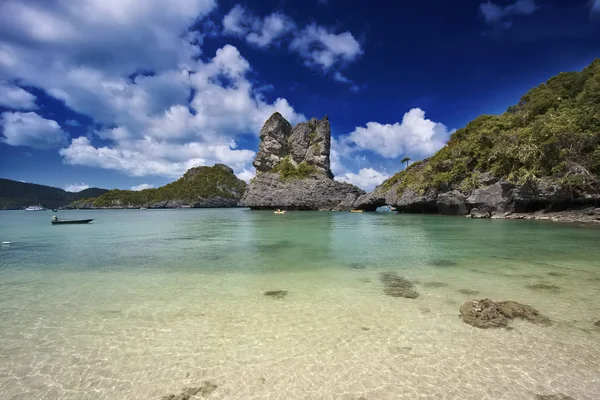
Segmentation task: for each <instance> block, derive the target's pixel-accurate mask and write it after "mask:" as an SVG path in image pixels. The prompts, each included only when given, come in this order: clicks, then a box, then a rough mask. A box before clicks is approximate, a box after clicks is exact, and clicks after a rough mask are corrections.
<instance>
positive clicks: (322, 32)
mask: <svg viewBox="0 0 600 400" xmlns="http://www.w3.org/2000/svg"><path fill="white" fill-rule="evenodd" d="M290 49H292V50H293V51H295V52H297V53H298V54H300V56H302V57H303V59H304V62H305V64H307V65H311V66H318V67H320V68H322V69H323V70H324V71H328V70H329V69H331V68H332V67H333V66H334V65H340V64H344V63H348V62H351V61H354V60H356V59H357V58H358V57H359V56H360V55H361V54H362V53H363V49H362V47H361V45H360V43H359V42H358V41H357V40H356V39H355V38H354V36H353V35H352V33H350V32H348V31H346V32H342V33H338V34H336V33H333V32H331V31H330V30H328V29H327V28H325V27H322V26H318V25H316V24H310V25H308V26H307V27H306V28H304V29H303V30H302V31H301V32H299V33H298V35H297V36H296V37H295V38H294V40H293V41H292V42H291V43H290Z"/></svg>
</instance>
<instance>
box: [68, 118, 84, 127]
mask: <svg viewBox="0 0 600 400" xmlns="http://www.w3.org/2000/svg"><path fill="white" fill-rule="evenodd" d="M65 125H69V126H81V124H80V123H79V121H77V120H75V119H68V120H66V121H65Z"/></svg>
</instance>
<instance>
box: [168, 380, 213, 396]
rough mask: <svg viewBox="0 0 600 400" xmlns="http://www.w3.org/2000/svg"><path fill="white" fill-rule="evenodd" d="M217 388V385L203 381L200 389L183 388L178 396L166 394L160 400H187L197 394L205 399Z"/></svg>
mask: <svg viewBox="0 0 600 400" xmlns="http://www.w3.org/2000/svg"><path fill="white" fill-rule="evenodd" d="M217 387H218V386H217V385H215V384H214V383H212V382H210V381H204V382H203V383H202V386H200V387H188V388H184V389H183V390H182V391H181V393H180V394H168V395H166V396H163V397H162V399H161V400H189V399H190V398H191V397H192V396H196V395H197V394H198V395H200V396H202V397H205V396H208V395H210V394H211V393H212V392H214V391H215V390H216V389H217Z"/></svg>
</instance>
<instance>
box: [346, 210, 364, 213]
mask: <svg viewBox="0 0 600 400" xmlns="http://www.w3.org/2000/svg"><path fill="white" fill-rule="evenodd" d="M350 212H351V213H361V212H365V210H350Z"/></svg>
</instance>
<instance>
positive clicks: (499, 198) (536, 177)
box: [355, 60, 600, 218]
mask: <svg viewBox="0 0 600 400" xmlns="http://www.w3.org/2000/svg"><path fill="white" fill-rule="evenodd" d="M599 202H600V60H596V61H594V62H593V63H592V64H591V65H590V66H588V67H587V68H585V69H584V70H583V71H581V72H571V73H562V74H559V75H558V76H556V77H554V78H552V79H550V80H549V81H548V82H546V83H544V84H542V85H540V86H538V87H536V88H534V89H532V90H530V91H529V92H528V93H526V94H525V95H524V96H523V97H522V98H521V100H520V102H519V104H517V105H516V106H511V107H509V109H508V111H507V112H505V113H504V114H502V115H484V116H481V117H479V118H477V119H475V120H474V121H472V122H471V123H469V124H468V125H467V126H466V127H465V128H463V129H459V130H458V131H456V132H455V133H454V134H453V135H452V136H451V138H450V140H449V142H448V144H447V145H446V146H445V147H444V148H442V149H441V150H440V151H438V152H437V153H436V154H435V155H433V156H432V157H431V158H429V159H426V160H422V161H420V162H416V163H414V164H412V165H411V166H410V167H408V168H407V169H406V170H404V171H401V172H399V173H397V174H396V175H394V176H393V177H391V178H390V179H388V180H387V181H385V182H384V183H383V184H382V185H380V186H379V187H377V188H376V189H375V190H374V191H373V192H372V193H369V194H368V195H364V196H361V197H360V198H359V199H358V200H357V201H356V203H355V207H357V208H361V209H365V210H374V209H375V208H376V207H378V206H381V205H384V204H389V205H393V206H396V207H397V208H398V210H399V211H405V212H425V213H429V212H431V213H442V214H459V215H471V216H473V217H476V218H489V217H507V216H509V215H511V214H513V213H529V212H535V211H539V210H546V211H556V210H565V209H571V208H578V207H587V206H596V205H597V204H598V203H599Z"/></svg>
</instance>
